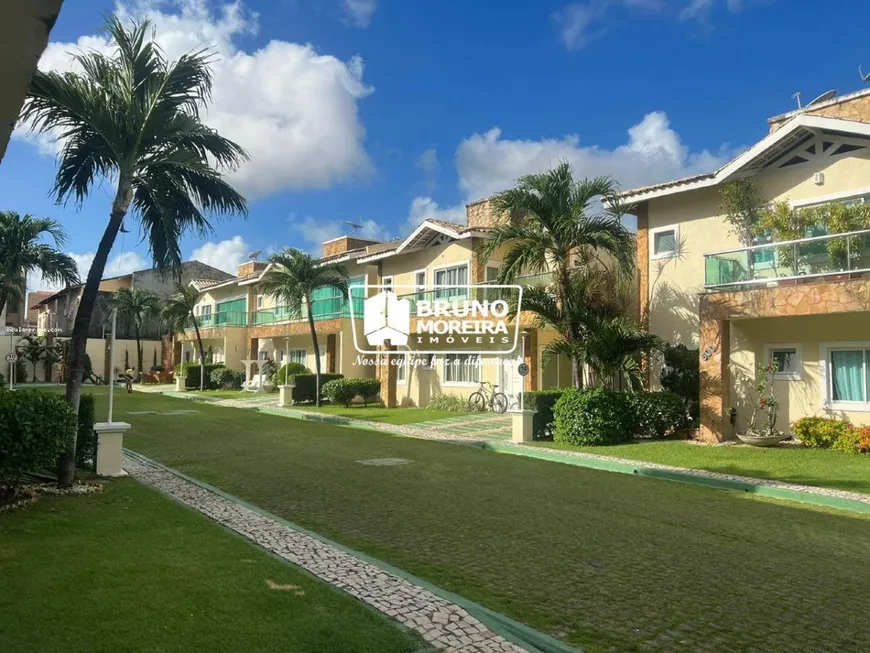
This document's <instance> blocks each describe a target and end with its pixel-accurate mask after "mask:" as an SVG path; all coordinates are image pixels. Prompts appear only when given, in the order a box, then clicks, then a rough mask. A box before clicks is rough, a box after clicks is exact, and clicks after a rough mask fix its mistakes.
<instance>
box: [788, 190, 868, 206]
mask: <svg viewBox="0 0 870 653" xmlns="http://www.w3.org/2000/svg"><path fill="white" fill-rule="evenodd" d="M868 196H870V186H865V187H864V188H856V189H854V190H847V191H842V192H839V193H830V194H829V195H820V196H819V197H813V198H810V199H806V200H792V201H790V202H789V204H791V206H792V208H795V209H798V208H807V207H810V206H822V205H823V204H834V203H837V202H848V201H849V200H863V201H864V202H866V201H867V200H866V198H867V197H868Z"/></svg>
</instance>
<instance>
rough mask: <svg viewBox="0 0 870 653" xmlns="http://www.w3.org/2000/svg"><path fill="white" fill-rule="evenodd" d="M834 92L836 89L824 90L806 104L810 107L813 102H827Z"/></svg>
mask: <svg viewBox="0 0 870 653" xmlns="http://www.w3.org/2000/svg"><path fill="white" fill-rule="evenodd" d="M836 94H837V91H836V89H831V90H830V91H826V92H824V93H822V94H821V95H820V96H819V97H817V98H816V99H815V100H813V101H812V102H810V103H809V104H808V105H807V106H808V107H811V106H813V105H814V104H819V103H820V102H827V101H828V100H830V99H831V98H832V97H834V96H835V95H836Z"/></svg>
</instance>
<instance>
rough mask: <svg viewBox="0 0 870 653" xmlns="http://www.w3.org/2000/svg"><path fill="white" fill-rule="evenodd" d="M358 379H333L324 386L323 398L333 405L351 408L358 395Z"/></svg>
mask: <svg viewBox="0 0 870 653" xmlns="http://www.w3.org/2000/svg"><path fill="white" fill-rule="evenodd" d="M354 381H356V379H333V380H332V381H329V382H328V383H324V384H323V388H322V389H323V396H324V397H326V398H327V399H329V401H330V402H331V403H333V404H344V405H345V406H350V402H352V401H353V400H354V397H356V394H357V384H356V383H354Z"/></svg>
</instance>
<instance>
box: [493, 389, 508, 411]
mask: <svg viewBox="0 0 870 653" xmlns="http://www.w3.org/2000/svg"><path fill="white" fill-rule="evenodd" d="M507 408H508V398H507V397H506V396H505V395H503V394H502V393H501V392H496V393H495V394H494V395H493V396H492V412H494V413H498V414H499V415H501V414H502V413H503V412H505V411H506V410H507Z"/></svg>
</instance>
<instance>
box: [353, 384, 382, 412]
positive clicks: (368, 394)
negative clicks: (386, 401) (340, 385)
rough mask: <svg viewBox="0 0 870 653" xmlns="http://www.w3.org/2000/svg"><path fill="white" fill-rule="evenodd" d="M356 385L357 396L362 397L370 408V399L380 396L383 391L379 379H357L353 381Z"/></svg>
mask: <svg viewBox="0 0 870 653" xmlns="http://www.w3.org/2000/svg"><path fill="white" fill-rule="evenodd" d="M353 381H354V383H355V384H356V392H357V395H359V396H360V397H362V400H363V404H365V405H366V406H368V404H369V399H372V398H374V397H377V396H378V393H380V391H381V382H380V381H379V380H378V379H369V378H357V379H353Z"/></svg>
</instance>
